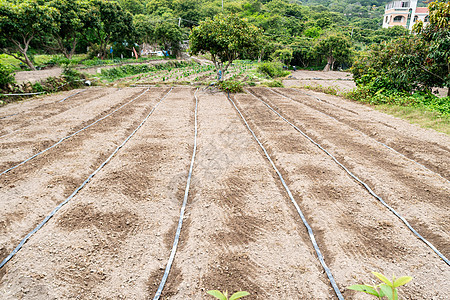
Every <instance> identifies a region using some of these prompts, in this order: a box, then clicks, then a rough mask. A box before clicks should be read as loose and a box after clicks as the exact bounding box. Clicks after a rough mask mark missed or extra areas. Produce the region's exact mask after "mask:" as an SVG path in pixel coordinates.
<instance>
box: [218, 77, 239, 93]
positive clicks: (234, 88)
mask: <svg viewBox="0 0 450 300" xmlns="http://www.w3.org/2000/svg"><path fill="white" fill-rule="evenodd" d="M218 87H219V88H220V89H221V90H222V91H224V92H230V93H242V92H243V91H244V89H243V88H242V83H241V82H239V81H234V80H225V81H220V82H219V83H218Z"/></svg>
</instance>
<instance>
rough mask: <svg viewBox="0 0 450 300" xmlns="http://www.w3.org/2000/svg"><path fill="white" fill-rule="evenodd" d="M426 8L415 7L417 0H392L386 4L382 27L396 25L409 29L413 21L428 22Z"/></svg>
mask: <svg viewBox="0 0 450 300" xmlns="http://www.w3.org/2000/svg"><path fill="white" fill-rule="evenodd" d="M428 18H429V17H428V8H427V7H417V0H409V1H406V0H405V1H392V2H389V3H388V4H386V8H385V10H384V17H383V28H389V27H393V26H396V25H400V26H403V27H405V28H406V29H408V30H411V29H412V27H413V25H414V23H416V22H418V21H422V22H424V24H425V23H428Z"/></svg>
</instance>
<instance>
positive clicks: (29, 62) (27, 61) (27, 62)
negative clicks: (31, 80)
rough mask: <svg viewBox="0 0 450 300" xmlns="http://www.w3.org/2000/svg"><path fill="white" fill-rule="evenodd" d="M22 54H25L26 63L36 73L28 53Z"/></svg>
mask: <svg viewBox="0 0 450 300" xmlns="http://www.w3.org/2000/svg"><path fill="white" fill-rule="evenodd" d="M22 54H23V56H25V62H26V64H27V66H28V67H29V68H30V69H31V70H33V71H36V67H35V66H34V65H33V63H32V62H31V60H30V59H29V58H28V55H27V53H26V52H25V53H22Z"/></svg>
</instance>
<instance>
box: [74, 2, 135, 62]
mask: <svg viewBox="0 0 450 300" xmlns="http://www.w3.org/2000/svg"><path fill="white" fill-rule="evenodd" d="M81 11H82V12H81V13H82V14H83V18H84V20H85V22H86V24H85V25H86V27H87V28H88V30H86V31H85V32H84V38H85V39H86V40H87V41H88V42H89V44H90V45H91V47H92V48H94V49H95V48H98V51H99V54H100V57H101V58H104V57H105V56H106V55H107V54H108V51H107V47H108V46H109V45H110V43H112V42H119V43H123V42H125V41H126V40H127V39H130V38H131V37H132V35H133V34H134V28H133V17H132V15H131V13H130V12H128V11H126V10H124V9H122V7H121V6H120V5H119V4H118V3H117V2H112V1H107V0H89V2H86V6H84V7H82V8H81Z"/></svg>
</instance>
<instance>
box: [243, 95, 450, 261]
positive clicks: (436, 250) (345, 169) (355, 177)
mask: <svg viewBox="0 0 450 300" xmlns="http://www.w3.org/2000/svg"><path fill="white" fill-rule="evenodd" d="M249 94H250V95H252V96H253V97H255V98H256V99H258V100H259V101H261V102H262V103H263V104H264V105H265V106H267V107H268V108H269V109H270V110H271V111H273V112H274V113H275V114H277V115H278V116H279V117H280V118H281V119H283V120H284V121H285V122H286V123H288V124H289V125H291V126H292V127H293V128H294V129H295V130H297V131H298V132H299V133H300V134H301V135H303V136H304V137H305V138H307V139H308V140H309V141H310V142H311V143H313V144H314V145H316V146H317V147H318V148H319V149H320V150H322V151H323V152H325V153H326V154H327V155H328V156H329V157H331V159H332V160H333V161H334V162H335V163H336V164H338V165H339V166H340V167H341V168H342V169H344V171H345V172H347V174H348V175H350V176H351V177H352V178H353V179H355V180H356V181H357V182H359V183H360V184H361V185H362V186H363V187H364V188H365V189H366V190H367V191H368V192H369V193H370V194H371V195H372V196H373V197H375V198H376V199H377V200H378V201H380V203H381V204H383V205H384V206H385V207H386V208H387V209H389V210H390V211H391V212H392V213H393V214H394V215H395V216H396V217H397V218H399V219H400V220H401V221H402V222H403V223H404V224H405V225H406V227H408V229H409V230H411V232H412V233H413V234H415V235H416V236H417V237H418V238H419V239H420V240H421V241H422V242H424V243H425V244H426V245H427V246H428V247H430V248H431V250H433V251H434V252H435V253H436V254H437V255H438V256H439V257H440V258H441V259H442V260H443V261H444V262H445V263H446V264H447V265H449V266H450V261H449V260H448V259H447V258H446V257H445V256H444V255H443V254H442V253H441V252H440V251H439V250H438V249H436V247H434V246H433V244H431V243H430V242H429V241H428V240H426V239H425V238H424V237H423V236H421V235H420V234H419V233H418V232H417V231H416V230H415V229H414V228H413V227H412V226H411V225H410V224H409V222H408V221H407V220H406V219H405V218H403V217H402V216H401V215H400V214H399V213H398V212H397V211H396V210H395V209H393V208H392V207H390V206H389V205H388V204H387V203H386V202H385V201H384V200H383V199H382V198H381V197H380V196H378V195H377V194H375V192H374V191H373V190H372V189H371V188H370V187H369V186H368V185H367V184H366V183H365V182H364V181H362V180H361V179H359V178H358V177H357V176H356V175H354V174H353V173H352V172H351V171H350V170H349V169H347V168H346V167H345V166H344V165H343V164H342V163H340V162H339V161H338V160H337V159H336V157H334V156H333V155H332V154H331V153H330V152H328V151H327V150H326V149H325V148H323V147H322V146H321V145H320V144H319V143H317V142H315V141H314V140H313V139H312V138H310V137H309V136H308V135H307V134H306V133H304V132H303V131H302V130H301V129H300V128H298V127H297V126H295V125H294V124H292V123H291V122H289V121H288V120H287V119H286V118H285V117H283V116H282V115H281V114H279V113H278V112H277V111H276V110H274V109H273V108H272V107H271V106H270V105H269V104H267V103H266V102H264V101H263V100H262V99H260V98H259V97H257V96H255V95H254V94H252V93H251V92H249Z"/></svg>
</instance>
